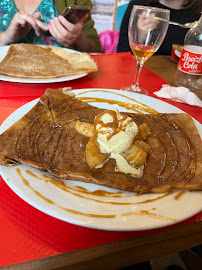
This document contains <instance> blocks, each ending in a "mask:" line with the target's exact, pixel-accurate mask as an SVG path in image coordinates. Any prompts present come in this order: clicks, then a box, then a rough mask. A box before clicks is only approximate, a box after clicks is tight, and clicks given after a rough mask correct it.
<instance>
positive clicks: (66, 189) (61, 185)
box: [26, 170, 173, 205]
mask: <svg viewBox="0 0 202 270" xmlns="http://www.w3.org/2000/svg"><path fill="white" fill-rule="evenodd" d="M26 173H28V174H30V175H31V176H33V175H34V174H33V173H32V172H30V171H28V170H26ZM34 177H36V178H37V177H38V176H36V175H34ZM42 177H43V178H44V179H45V180H47V181H49V182H50V183H52V184H53V185H54V186H56V187H57V188H60V189H61V190H63V191H64V192H68V193H71V194H73V195H74V196H77V197H80V198H83V199H86V200H90V201H94V202H98V203H104V204H113V205H132V204H144V203H150V202H153V201H157V200H160V199H162V198H165V197H167V196H169V195H171V194H172V193H173V191H169V192H167V193H165V194H163V195H161V196H158V197H156V198H154V199H149V200H145V201H141V202H135V203H133V202H132V203H124V202H120V203H119V202H110V201H107V202H105V201H101V200H97V199H92V198H89V197H85V196H83V195H81V194H78V193H75V192H73V191H79V192H80V193H84V194H91V195H95V196H96V194H102V196H105V191H102V190H97V191H94V192H93V193H91V192H86V191H84V192H83V190H76V189H74V188H71V187H68V186H66V185H65V184H64V182H62V181H61V180H57V179H55V178H53V177H49V176H47V175H42ZM39 179H41V178H39ZM41 180H43V179H41ZM82 189H83V188H82ZM72 190H73V191H72ZM108 194H109V193H108ZM111 194H112V193H111ZM115 194H116V193H115ZM133 196H137V194H135V195H132V196H127V197H133ZM138 196H140V195H139V194H138ZM114 197H115V196H113V198H114ZM119 197H121V198H124V197H123V196H119Z"/></svg>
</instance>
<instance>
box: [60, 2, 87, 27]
mask: <svg viewBox="0 0 202 270" xmlns="http://www.w3.org/2000/svg"><path fill="white" fill-rule="evenodd" d="M89 11H90V9H89V7H87V6H68V7H67V8H66V9H65V10H64V11H63V12H62V13H61V15H62V16H63V17H65V19H67V20H68V21H69V22H71V23H73V24H76V23H78V22H79V21H80V20H81V19H82V18H83V17H84V16H85V15H86V14H88V12H89Z"/></svg>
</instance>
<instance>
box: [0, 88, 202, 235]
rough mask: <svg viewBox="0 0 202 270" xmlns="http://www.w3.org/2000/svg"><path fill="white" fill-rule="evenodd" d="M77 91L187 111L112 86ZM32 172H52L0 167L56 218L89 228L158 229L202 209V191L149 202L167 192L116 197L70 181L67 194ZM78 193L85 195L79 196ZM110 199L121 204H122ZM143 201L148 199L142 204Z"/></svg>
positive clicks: (18, 112) (30, 200) (11, 182)
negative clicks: (84, 191)
mask: <svg viewBox="0 0 202 270" xmlns="http://www.w3.org/2000/svg"><path fill="white" fill-rule="evenodd" d="M73 92H74V93H76V95H78V97H79V96H82V97H101V98H102V99H108V100H116V101H125V102H129V103H131V104H135V103H136V102H135V101H134V100H131V99H130V98H133V99H136V100H137V101H139V102H142V103H144V104H146V105H148V106H150V107H152V108H153V109H155V110H157V111H159V112H162V113H163V112H165V113H182V111H181V110H180V109H178V108H176V107H174V106H172V105H169V104H167V103H165V102H163V101H160V100H157V99H155V98H151V97H149V96H144V95H138V94H135V93H130V92H123V91H119V90H109V89H96V90H93V89H82V90H74V91H73ZM37 100H38V99H37ZM37 100H33V101H31V102H29V103H27V104H26V105H24V106H22V107H21V108H19V109H18V110H16V111H15V112H14V113H13V114H11V115H10V116H9V117H8V118H7V119H6V121H5V122H4V123H3V124H2V126H1V128H0V132H1V133H2V132H3V131H4V130H6V129H7V128H8V127H9V126H10V125H12V124H13V123H14V122H15V121H17V120H18V119H20V118H21V117H22V116H23V115H24V114H25V113H27V112H28V111H29V110H30V109H31V108H32V107H33V106H34V105H35V104H36V102H37ZM92 104H93V105H94V106H96V107H101V108H106V109H108V108H111V107H112V106H116V107H117V108H119V109H120V110H122V111H126V109H125V108H120V107H119V106H117V105H110V104H108V103H105V102H98V103H92ZM194 121H195V124H196V126H197V128H198V130H199V133H200V134H202V125H201V124H200V123H199V122H197V121H196V120H194ZM16 168H19V169H20V171H21V173H22V175H23V177H24V178H25V179H26V180H27V181H28V183H29V185H30V186H31V187H32V189H31V188H30V187H29V186H27V185H25V184H24V183H23V181H22V179H21V177H20V176H19V174H18V173H17V171H16ZM27 170H29V171H31V172H32V173H33V174H34V175H37V176H38V177H39V178H42V179H44V178H43V175H47V176H48V175H49V174H47V173H44V172H40V171H38V170H35V169H33V168H30V167H28V166H25V165H20V166H17V167H16V166H13V167H2V166H0V173H1V175H2V177H3V179H4V180H5V182H6V183H7V184H8V186H9V187H10V188H11V189H12V190H13V191H14V192H15V193H16V194H18V195H19V196H20V197H21V198H22V199H24V200H25V201H26V202H28V203H29V204H31V205H32V206H34V207H36V208H37V209H39V210H41V211H42V212H44V213H47V214H49V215H51V216H53V217H56V218H58V219H61V220H64V221H67V222H70V223H73V224H77V225H81V226H85V227H90V228H96V229H103V230H119V231H129V230H147V229H154V228H160V227H164V226H168V225H171V224H174V223H177V222H180V221H182V220H185V219H187V218H189V217H191V216H193V215H194V214H197V213H198V212H200V210H201V199H202V192H189V191H186V192H185V193H184V194H183V195H182V196H181V197H179V199H178V200H175V196H176V195H178V194H179V193H180V192H181V191H174V193H173V194H171V195H169V196H165V197H163V198H161V199H157V200H156V201H153V202H146V200H152V199H155V198H158V197H159V196H162V194H145V195H141V196H135V194H134V193H129V192H122V193H121V194H119V197H113V196H115V195H117V194H116V192H118V191H117V190H113V189H109V188H105V187H101V186H97V185H93V184H86V183H81V182H74V181H67V180H64V181H63V182H64V183H65V184H66V185H67V192H66V191H64V190H61V189H60V188H58V187H56V186H54V185H53V184H51V183H50V182H47V181H43V180H40V179H38V178H36V177H34V176H33V175H31V174H28V173H27ZM49 176H50V175H49ZM78 186H79V187H83V188H85V189H86V190H87V191H95V190H102V191H108V192H109V193H111V196H108V197H107V196H100V194H97V195H95V194H94V195H93V194H86V193H83V191H81V189H80V191H75V190H74V189H75V187H78ZM72 188H73V189H72ZM33 189H34V190H36V191H38V192H39V193H40V194H42V195H43V196H44V197H45V198H48V199H49V200H51V201H52V202H54V203H55V204H50V203H49V202H47V201H45V200H44V199H43V198H41V197H39V196H38V195H36V193H35V192H34V191H33ZM76 189H78V188H76ZM76 194H79V196H78V195H76ZM163 196H164V195H163ZM110 202H116V203H117V204H112V203H110ZM138 202H143V203H142V204H137V203H138ZM64 208H68V209H69V210H70V211H71V210H72V212H69V211H67V210H64ZM73 211H75V212H73ZM80 213H83V214H84V215H81V214H80ZM88 214H89V215H88ZM95 215H97V217H95ZM100 215H106V216H108V217H100ZM111 215H112V216H111ZM113 215H114V217H113Z"/></svg>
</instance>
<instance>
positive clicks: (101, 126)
mask: <svg viewBox="0 0 202 270" xmlns="http://www.w3.org/2000/svg"><path fill="white" fill-rule="evenodd" d="M95 132H96V135H97V141H98V143H99V145H100V151H101V153H116V154H119V153H121V152H123V151H125V150H126V149H128V148H129V147H130V146H131V144H132V142H133V140H134V138H135V136H136V134H137V132H138V127H137V125H136V123H135V122H134V121H133V119H132V118H130V117H127V116H122V115H121V114H120V113H119V112H118V111H117V110H116V109H113V110H109V111H106V112H104V113H102V114H101V115H98V116H97V117H96V118H95Z"/></svg>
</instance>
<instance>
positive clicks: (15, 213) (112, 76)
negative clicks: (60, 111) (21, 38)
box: [0, 53, 202, 267]
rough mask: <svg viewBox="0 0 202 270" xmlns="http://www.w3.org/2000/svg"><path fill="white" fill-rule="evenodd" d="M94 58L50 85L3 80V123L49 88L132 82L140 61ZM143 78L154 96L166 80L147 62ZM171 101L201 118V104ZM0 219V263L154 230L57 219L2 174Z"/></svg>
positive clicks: (0, 86)
mask: <svg viewBox="0 0 202 270" xmlns="http://www.w3.org/2000/svg"><path fill="white" fill-rule="evenodd" d="M93 58H94V59H95V60H96V61H97V63H98V66H99V71H98V72H97V73H93V74H89V75H87V76H86V77H83V78H80V79H77V80H73V81H67V82H61V83H52V84H23V83H11V82H5V81H2V82H0V123H2V122H3V120H4V119H5V118H6V117H7V116H8V115H10V114H11V113H12V112H13V111H14V110H16V109H17V108H19V107H20V106H22V105H23V104H25V103H27V102H29V101H31V100H33V99H35V98H37V97H39V96H41V95H42V94H43V93H44V91H45V90H46V88H48V87H49V88H54V89H57V88H59V87H65V86H68V87H72V88H73V89H79V88H111V89H120V88H121V87H122V86H126V85H130V84H131V82H132V80H133V78H134V73H135V66H136V64H135V60H134V59H133V57H132V56H131V54H130V53H119V54H112V55H94V56H93ZM140 82H141V84H142V86H143V87H144V88H145V89H147V90H148V91H149V95H150V96H154V95H153V94H152V93H153V91H157V90H159V89H160V88H161V86H162V84H164V83H166V82H165V81H164V80H163V79H162V78H160V77H159V76H157V75H155V74H154V73H153V72H151V71H150V70H148V69H147V68H146V67H144V68H143V71H142V74H141V78H140ZM164 101H165V100H164ZM169 103H171V104H173V105H175V106H177V107H179V108H180V109H182V110H184V111H186V112H187V113H189V114H190V115H192V116H193V117H194V118H196V119H197V120H198V121H200V122H202V109H201V108H198V107H194V106H189V105H185V104H181V103H175V102H171V101H170V102H169ZM199 220H202V214H201V213H199V214H198V215H195V216H194V217H192V218H190V219H188V220H186V221H184V222H182V223H190V222H196V221H199ZM0 224H1V230H0V239H1V241H0V254H1V256H0V267H1V266H4V265H9V264H14V263H20V262H25V261H29V260H34V259H38V258H43V257H47V256H52V255H56V254H60V253H64V252H70V251H74V250H78V249H82V248H87V247H91V246H95V245H100V244H103V243H107V242H111V241H115V240H120V239H124V238H128V237H132V236H138V235H142V234H148V233H152V232H154V231H156V230H150V231H141V232H135V231H134V232H108V231H101V230H95V229H88V228H84V227H79V226H76V225H72V224H69V223H66V222H63V221H60V220H57V219H55V218H53V217H50V216H48V215H46V214H44V213H42V212H40V211H39V210H37V209H35V208H33V207H32V206H30V205H29V204H27V203H26V202H24V201H23V200H22V199H21V198H19V197H18V196H17V195H16V194H15V193H14V192H13V191H12V190H11V189H10V188H9V187H8V186H7V185H6V184H5V182H4V181H3V179H2V178H0ZM175 226H179V224H176V225H175ZM163 229H165V228H163ZM163 229H161V230H163ZM158 230H160V229H158Z"/></svg>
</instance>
